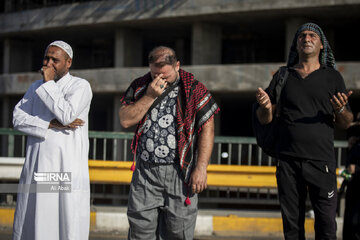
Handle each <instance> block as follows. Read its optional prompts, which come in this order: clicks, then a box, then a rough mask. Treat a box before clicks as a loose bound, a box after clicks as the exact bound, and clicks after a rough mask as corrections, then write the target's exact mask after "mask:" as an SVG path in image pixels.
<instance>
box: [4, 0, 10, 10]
mask: <svg viewBox="0 0 360 240" xmlns="http://www.w3.org/2000/svg"><path fill="white" fill-rule="evenodd" d="M11 1H12V0H5V1H4V3H3V4H4V11H5V12H10V11H11Z"/></svg>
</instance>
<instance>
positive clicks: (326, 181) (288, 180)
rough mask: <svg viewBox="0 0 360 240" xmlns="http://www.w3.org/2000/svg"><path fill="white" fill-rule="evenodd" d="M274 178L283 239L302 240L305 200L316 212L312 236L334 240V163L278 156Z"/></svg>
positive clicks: (317, 238)
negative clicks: (307, 198) (275, 179)
mask: <svg viewBox="0 0 360 240" xmlns="http://www.w3.org/2000/svg"><path fill="white" fill-rule="evenodd" d="M276 178H277V184H278V192H279V201H280V206H281V215H282V219H283V227H284V236H285V239H294V240H295V239H305V230H304V222H305V200H306V196H307V192H309V196H310V200H311V203H312V207H313V209H314V213H315V239H316V240H320V239H336V220H335V218H336V206H337V186H336V167H335V163H328V162H322V161H313V160H306V159H299V158H294V157H281V158H280V160H278V164H277V170H276Z"/></svg>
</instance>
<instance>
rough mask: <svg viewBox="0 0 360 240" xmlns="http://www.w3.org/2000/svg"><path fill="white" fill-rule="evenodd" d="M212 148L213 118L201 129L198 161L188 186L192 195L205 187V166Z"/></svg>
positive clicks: (207, 163)
mask: <svg viewBox="0 0 360 240" xmlns="http://www.w3.org/2000/svg"><path fill="white" fill-rule="evenodd" d="M213 146H214V118H211V120H210V121H209V122H207V123H206V125H205V126H204V127H203V129H202V131H201V133H200V136H199V140H198V153H199V155H198V159H197V163H196V167H195V169H194V171H193V172H192V173H191V177H190V182H189V186H191V189H192V192H193V193H200V192H202V191H203V190H204V189H206V187H207V172H206V171H207V166H208V165H209V161H210V157H211V153H212V149H213Z"/></svg>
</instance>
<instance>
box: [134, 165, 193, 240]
mask: <svg viewBox="0 0 360 240" xmlns="http://www.w3.org/2000/svg"><path fill="white" fill-rule="evenodd" d="M188 191H190V194H189V197H190V200H191V204H190V205H186V204H185V200H186V197H187V196H188ZM197 204H198V198H197V194H191V189H190V188H189V187H188V186H187V185H185V184H184V181H183V177H182V173H181V170H180V166H179V164H178V163H174V164H169V165H158V164H152V163H147V162H144V161H142V160H138V162H137V164H136V168H135V171H134V174H133V178H132V181H131V185H130V193H129V201H128V211H127V215H128V220H129V225H130V229H129V235H128V239H146V240H151V239H193V237H194V229H195V223H196V216H197Z"/></svg>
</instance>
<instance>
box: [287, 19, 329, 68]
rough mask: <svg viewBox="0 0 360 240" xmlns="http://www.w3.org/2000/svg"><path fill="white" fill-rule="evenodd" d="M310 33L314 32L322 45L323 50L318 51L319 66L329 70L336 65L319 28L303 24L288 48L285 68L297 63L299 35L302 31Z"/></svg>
mask: <svg viewBox="0 0 360 240" xmlns="http://www.w3.org/2000/svg"><path fill="white" fill-rule="evenodd" d="M306 30H308V31H312V32H315V33H316V34H317V35H318V36H319V37H320V40H321V42H322V45H323V47H324V48H323V49H321V51H320V56H319V62H320V64H321V65H326V66H328V67H331V68H335V67H336V64H335V58H334V55H333V52H332V50H331V48H330V45H329V42H328V41H327V39H326V37H325V34H324V32H323V31H322V30H321V28H320V27H319V26H318V25H316V24H315V23H305V24H303V25H302V26H301V27H300V28H299V29H298V30H297V32H296V34H295V37H294V40H293V42H292V45H291V48H290V53H289V58H288V63H287V66H288V67H292V66H294V65H295V64H296V63H298V62H299V54H298V52H297V48H296V47H297V46H296V45H297V39H298V37H299V35H300V33H302V32H303V31H306Z"/></svg>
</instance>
